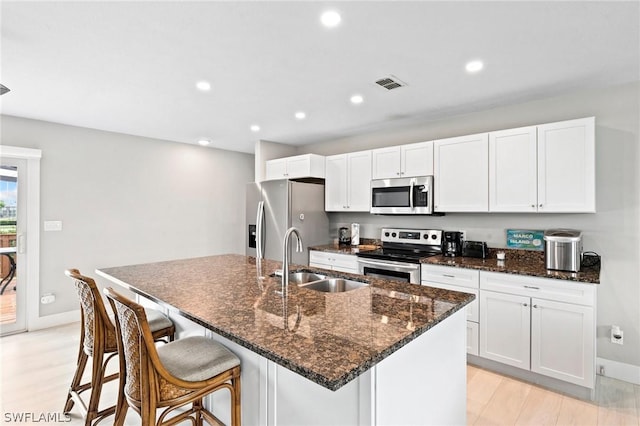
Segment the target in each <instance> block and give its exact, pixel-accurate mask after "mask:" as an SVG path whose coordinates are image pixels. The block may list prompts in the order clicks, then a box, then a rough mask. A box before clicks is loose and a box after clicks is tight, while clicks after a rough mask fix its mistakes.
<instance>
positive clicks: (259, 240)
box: [256, 201, 264, 259]
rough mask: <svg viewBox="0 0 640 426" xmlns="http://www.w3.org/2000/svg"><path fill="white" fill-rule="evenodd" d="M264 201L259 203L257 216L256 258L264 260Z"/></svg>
mask: <svg viewBox="0 0 640 426" xmlns="http://www.w3.org/2000/svg"><path fill="white" fill-rule="evenodd" d="M263 229H264V201H260V202H258V213H257V216H256V258H258V259H264V234H263Z"/></svg>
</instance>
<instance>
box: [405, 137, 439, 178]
mask: <svg viewBox="0 0 640 426" xmlns="http://www.w3.org/2000/svg"><path fill="white" fill-rule="evenodd" d="M400 173H401V174H402V177H412V176H431V175H433V142H420V143H412V144H409V145H402V146H401V147H400Z"/></svg>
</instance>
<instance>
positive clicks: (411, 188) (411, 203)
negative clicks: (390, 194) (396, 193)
mask: <svg viewBox="0 0 640 426" xmlns="http://www.w3.org/2000/svg"><path fill="white" fill-rule="evenodd" d="M414 183H415V180H414V179H411V187H410V188H409V207H410V208H411V210H413V184H414Z"/></svg>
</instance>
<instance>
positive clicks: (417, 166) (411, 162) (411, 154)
mask: <svg viewBox="0 0 640 426" xmlns="http://www.w3.org/2000/svg"><path fill="white" fill-rule="evenodd" d="M432 174H433V142H432V141H429V142H419V143H412V144H407V145H400V146H392V147H388V148H379V149H374V150H373V171H372V179H390V178H399V177H414V176H429V175H432Z"/></svg>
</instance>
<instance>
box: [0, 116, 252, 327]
mask: <svg viewBox="0 0 640 426" xmlns="http://www.w3.org/2000/svg"><path fill="white" fill-rule="evenodd" d="M0 120H1V121H0V123H1V127H0V128H1V140H0V143H1V144H2V145H8V146H19V147H27V148H37V149H41V150H42V161H41V204H40V205H41V214H40V217H41V221H42V222H44V221H48V220H61V221H62V222H63V230H62V231H61V232H44V231H43V228H42V227H41V229H40V232H41V234H40V235H41V245H40V250H41V254H40V259H41V264H40V294H43V293H55V294H56V296H57V300H56V302H55V303H53V304H50V305H40V316H41V317H42V316H47V315H52V314H57V313H62V312H67V311H73V310H77V309H78V301H77V296H76V294H75V290H74V288H73V285H72V283H71V281H70V280H69V279H68V278H67V277H65V275H64V270H65V269H67V268H79V269H80V271H81V272H83V273H85V274H86V275H90V276H94V277H95V273H94V270H95V269H96V268H100V267H108V266H117V265H125V264H134V263H141V262H153V261H161V260H168V259H176V258H186V257H195V256H206V255H212V254H220V253H244V224H245V222H244V211H245V208H244V204H245V185H246V183H247V182H251V181H253V173H254V157H253V155H249V154H243V153H236V152H230V151H223V150H218V149H212V148H204V147H200V146H194V145H187V144H181V143H175V142H169V141H162V140H155V139H148V138H142V137H137V136H131V135H124V134H119V133H110V132H103V131H99V130H91V129H86V128H80V127H72V126H65V125H61V124H54V123H49V122H43V121H37V120H29V119H24V118H17V117H11V116H0ZM27 232H28V230H27ZM98 282H99V283H100V280H99V279H98ZM102 284H104V283H102ZM188 285H189V284H188V283H183V282H176V291H188Z"/></svg>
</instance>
